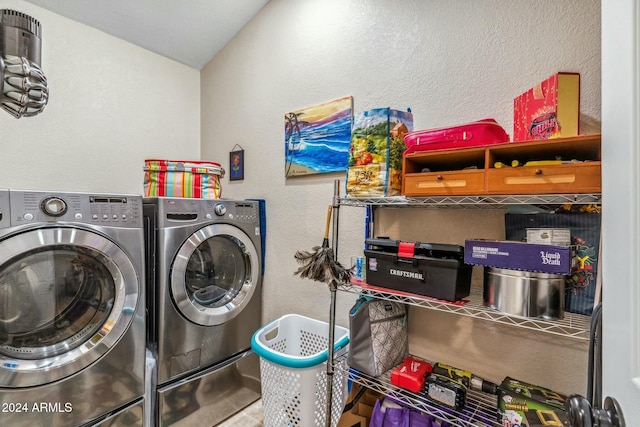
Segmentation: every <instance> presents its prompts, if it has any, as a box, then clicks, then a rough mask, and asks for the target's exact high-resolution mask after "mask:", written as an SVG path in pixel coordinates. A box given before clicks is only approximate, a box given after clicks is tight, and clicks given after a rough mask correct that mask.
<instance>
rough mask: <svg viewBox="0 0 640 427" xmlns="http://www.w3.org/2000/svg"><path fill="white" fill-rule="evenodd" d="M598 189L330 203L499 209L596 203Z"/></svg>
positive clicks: (350, 199)
mask: <svg viewBox="0 0 640 427" xmlns="http://www.w3.org/2000/svg"><path fill="white" fill-rule="evenodd" d="M601 202H602V195H601V194H599V193H584V194H528V195H526V194H525V195H504V196H502V195H475V196H429V197H407V196H394V197H342V198H340V197H338V198H337V199H336V201H335V203H334V204H340V205H344V206H360V207H363V206H385V207H407V208H411V207H421V208H429V209H438V208H441V209H443V208H446V209H452V208H463V209H464V208H466V209H499V208H501V207H505V206H506V205H564V204H567V203H571V204H583V205H584V204H587V205H588V204H599V203H601Z"/></svg>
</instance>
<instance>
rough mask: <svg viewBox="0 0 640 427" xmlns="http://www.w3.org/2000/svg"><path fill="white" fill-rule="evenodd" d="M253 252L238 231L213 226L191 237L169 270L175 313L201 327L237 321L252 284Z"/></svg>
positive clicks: (255, 262)
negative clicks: (178, 311)
mask: <svg viewBox="0 0 640 427" xmlns="http://www.w3.org/2000/svg"><path fill="white" fill-rule="evenodd" d="M258 270H259V260H258V254H257V251H256V248H255V246H254V244H253V242H252V241H251V239H250V238H249V236H247V235H246V234H245V233H244V232H243V231H242V230H240V229H238V228H237V227H233V226H231V225H227V224H214V225H210V226H208V227H205V228H203V229H201V230H199V231H198V232H196V233H194V234H193V235H192V236H191V237H190V238H189V239H188V240H187V241H186V242H185V243H184V244H183V245H182V247H181V248H180V250H179V251H178V254H177V256H176V258H175V261H174V264H173V267H172V270H171V291H172V295H173V298H174V301H175V303H176V305H177V306H178V309H179V310H180V311H181V312H182V314H183V315H184V316H186V317H187V318H188V319H189V320H191V321H193V322H195V323H197V324H199V325H203V326H213V325H219V324H222V323H224V322H226V321H229V320H230V319H232V318H234V317H235V316H237V315H238V314H239V313H240V311H241V310H242V309H243V308H244V307H245V306H246V305H247V304H248V303H249V301H250V300H251V297H252V296H253V294H254V292H255V290H256V288H257V287H258V286H259V283H258Z"/></svg>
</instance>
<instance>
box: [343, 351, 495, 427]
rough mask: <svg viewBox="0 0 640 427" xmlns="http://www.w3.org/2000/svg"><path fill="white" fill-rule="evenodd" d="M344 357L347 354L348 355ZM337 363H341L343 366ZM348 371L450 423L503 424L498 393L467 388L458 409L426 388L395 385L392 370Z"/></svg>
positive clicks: (460, 426) (367, 384) (461, 426)
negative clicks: (432, 397) (429, 395)
mask: <svg viewBox="0 0 640 427" xmlns="http://www.w3.org/2000/svg"><path fill="white" fill-rule="evenodd" d="M341 357H346V355H345V356H341ZM336 361H338V358H336ZM338 366H342V368H339V367H338ZM336 369H348V366H347V365H346V364H344V363H337V364H336ZM343 374H344V373H343ZM347 374H348V378H349V380H351V381H352V382H354V383H357V384H360V385H361V386H363V387H367V388H369V389H371V390H374V391H377V392H378V393H382V394H384V395H387V396H389V397H391V398H392V399H395V400H396V401H399V402H402V403H404V404H405V405H406V406H408V407H411V408H413V409H416V410H418V411H422V412H424V413H427V414H430V415H433V416H434V417H436V418H437V419H438V420H440V421H447V422H448V423H449V424H450V425H451V426H456V427H469V426H489V427H500V426H501V424H499V423H498V409H497V397H496V396H495V395H491V394H488V393H483V392H479V391H475V390H467V396H466V404H465V406H464V408H462V409H460V410H455V409H453V408H448V407H446V406H443V405H439V404H437V403H435V402H432V401H430V400H429V399H428V398H427V395H426V392H425V391H424V389H423V390H421V391H420V392H418V393H413V392H411V391H409V390H405V389H402V388H400V387H397V386H395V385H393V384H392V383H391V380H390V378H391V372H390V371H389V372H387V373H384V374H382V375H381V376H379V377H371V376H369V375H365V374H362V373H360V372H358V371H356V370H353V369H349V370H348V373H347Z"/></svg>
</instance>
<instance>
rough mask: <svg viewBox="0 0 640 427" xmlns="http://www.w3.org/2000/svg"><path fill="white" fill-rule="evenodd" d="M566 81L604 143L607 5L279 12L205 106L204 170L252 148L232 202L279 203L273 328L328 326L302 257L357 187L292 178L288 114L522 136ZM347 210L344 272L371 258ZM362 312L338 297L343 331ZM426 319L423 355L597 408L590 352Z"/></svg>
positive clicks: (336, 2) (383, 6)
mask: <svg viewBox="0 0 640 427" xmlns="http://www.w3.org/2000/svg"><path fill="white" fill-rule="evenodd" d="M556 71H577V72H580V73H581V76H582V93H581V112H582V123H583V131H584V132H585V133H593V132H598V131H599V122H600V2H599V1H598V0H564V1H561V2H558V1H553V0H538V1H535V2H533V1H530V0H484V1H472V0H452V1H436V0H405V1H401V2H398V1H392V0H368V1H367V0H350V1H343V0H324V1H317V0H315V1H314V0H271V2H270V3H269V4H268V5H267V6H266V7H265V9H264V10H263V11H262V12H261V13H260V14H259V15H258V16H257V17H256V18H255V19H254V20H253V21H252V22H250V23H249V24H248V25H247V26H246V27H245V28H244V29H243V30H242V31H241V32H240V34H239V35H238V36H237V37H236V38H235V39H234V40H232V41H231V42H230V43H229V44H228V45H227V46H226V48H225V49H224V50H223V51H222V52H220V53H219V54H218V55H217V56H216V57H215V58H214V59H213V60H212V61H211V62H210V63H209V64H208V65H207V66H206V67H205V68H204V69H203V70H202V104H201V105H202V109H201V114H202V156H203V158H204V159H210V160H218V161H222V162H223V164H225V165H227V167H228V156H229V154H228V153H229V151H231V150H232V149H233V147H234V145H235V144H240V145H241V146H242V147H243V148H244V149H245V156H246V160H245V168H246V170H245V179H244V181H235V182H229V181H228V180H227V179H225V180H224V182H223V185H224V187H223V192H224V196H226V197H232V198H244V197H262V198H265V199H266V200H267V216H268V225H267V229H268V236H267V265H266V273H265V282H264V284H265V296H264V301H265V314H264V318H265V319H264V320H265V321H268V320H271V319H274V318H276V317H279V316H280V315H282V314H285V313H292V312H297V313H302V314H306V315H309V316H311V317H315V318H319V319H324V320H327V318H328V313H329V310H328V308H329V291H328V289H327V287H326V286H325V285H323V284H316V283H313V282H308V281H305V280H301V279H299V278H297V277H294V276H293V271H294V270H295V269H296V267H297V265H296V263H295V260H294V259H293V254H294V252H295V251H296V250H298V249H309V248H311V247H312V246H314V245H318V244H320V242H321V241H322V233H323V228H324V225H323V224H324V218H325V213H326V206H327V204H330V203H331V200H332V196H333V180H334V179H336V178H337V179H340V180H341V182H342V183H344V176H343V175H342V174H329V175H318V176H316V177H301V178H295V179H291V178H290V179H285V177H284V141H283V139H284V131H283V127H284V126H283V115H284V113H286V112H288V111H292V110H295V109H298V108H302V107H306V106H310V105H314V104H317V103H321V102H324V101H328V100H332V99H336V98H340V97H343V96H345V95H352V96H353V97H354V107H355V110H356V111H363V110H366V109H369V108H376V107H387V106H390V107H393V108H398V109H405V108H407V107H410V108H411V109H412V110H413V113H414V120H415V126H416V128H417V129H420V128H429V127H439V126H446V125H454V124H458V123H463V122H466V121H470V120H476V119H481V118H485V117H493V118H495V119H497V120H498V122H499V123H501V124H502V125H503V127H505V129H506V130H507V132H508V133H510V134H511V133H512V128H513V119H512V115H513V113H512V108H513V98H514V97H515V96H517V95H519V94H520V93H521V92H523V91H525V90H526V89H528V88H529V87H531V86H533V84H535V83H537V82H539V81H541V80H542V79H544V78H546V77H548V76H549V75H551V74H553V73H554V72H556ZM342 190H343V189H342ZM340 211H341V212H340V239H339V248H338V249H339V255H340V258H341V259H342V260H343V261H344V260H348V259H349V256H350V255H352V254H356V253H358V252H361V250H362V244H363V241H362V239H363V209H361V208H350V207H342V208H340ZM471 220H472V218H471V217H469V218H468V219H467V221H471ZM390 221H393V219H391V220H390ZM463 223H464V221H463ZM463 225H464V224H461V223H460V221H455V222H453V221H447V216H446V215H445V216H444V217H442V218H440V219H439V220H438V221H437V222H435V223H434V222H427V221H422V220H420V219H417V218H409V219H407V220H406V221H404V223H403V224H402V227H403V228H402V230H411V228H405V227H415V229H416V230H417V231H416V233H412V232H411V231H403V232H404V233H407V234H406V236H408V237H404V238H409V239H410V238H411V237H412V236H417V235H420V231H422V232H423V233H427V236H430V235H429V234H428V232H426V231H424V230H425V229H427V228H429V227H437V228H438V229H439V230H446V229H447V228H448V227H449V228H458V229H459V228H460V227H461V226H463ZM498 228H499V227H498ZM491 232H495V233H500V232H503V231H501V230H493V231H491ZM392 237H396V236H392ZM476 237H477V236H476ZM457 238H458V239H459V238H460V236H459V235H458V237H457ZM352 301H353V296H351V295H347V294H344V293H338V303H339V304H338V321H339V323H340V324H343V325H346V324H347V311H348V308H349V307H350V306H351V303H352ZM414 312H415V310H414ZM416 318H417V319H418V320H419V321H420V322H421V324H420V325H418V327H416V324H415V322H414V323H413V325H412V328H411V329H412V341H411V343H412V347H413V348H412V351H414V352H415V353H417V354H420V355H424V356H425V357H430V356H431V357H438V358H439V359H441V360H443V361H448V362H449V363H452V364H456V363H458V364H464V366H461V367H464V368H468V369H470V370H475V372H476V373H478V374H481V375H485V376H487V377H489V378H491V379H495V380H500V379H502V378H503V377H504V376H505V375H512V376H514V377H519V378H520V379H523V380H529V381H537V382H538V383H540V384H544V385H547V386H549V387H552V388H555V389H557V390H559V391H564V392H582V393H584V389H585V387H586V345H582V344H575V343H573V342H571V341H569V342H568V343H565V342H563V341H558V340H557V339H554V338H553V337H551V338H549V336H542V337H539V336H538V335H539V334H536V333H532V334H529V333H528V332H526V331H523V330H518V329H516V330H514V329H509V328H499V327H495V325H492V324H488V323H487V322H483V321H475V322H470V321H469V320H468V319H461V318H459V317H455V316H451V315H438V314H436V313H433V312H429V313H424V312H422V313H419V314H418V315H416ZM449 335H450V336H451V339H452V341H451V342H450V344H451V345H450V346H448V345H447V344H448V343H447V340H446V337H448V336H449ZM523 335H529V336H530V337H532V338H533V340H532V341H530V340H523V339H522V336H523ZM479 343H480V344H481V345H480V346H479V345H478V344H479ZM467 344H468V345H467ZM576 347H577V350H576ZM513 348H516V349H517V350H514V351H512V350H511V349H513ZM496 356H499V357H496Z"/></svg>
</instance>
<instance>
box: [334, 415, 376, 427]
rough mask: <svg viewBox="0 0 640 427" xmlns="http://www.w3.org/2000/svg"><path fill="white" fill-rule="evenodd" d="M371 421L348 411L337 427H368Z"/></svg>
mask: <svg viewBox="0 0 640 427" xmlns="http://www.w3.org/2000/svg"><path fill="white" fill-rule="evenodd" d="M368 425H369V420H368V419H367V418H365V417H361V416H360V415H354V414H352V413H351V412H349V411H347V412H345V413H344V414H342V416H341V417H340V421H338V425H337V427H367V426H368Z"/></svg>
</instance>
